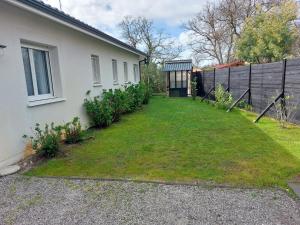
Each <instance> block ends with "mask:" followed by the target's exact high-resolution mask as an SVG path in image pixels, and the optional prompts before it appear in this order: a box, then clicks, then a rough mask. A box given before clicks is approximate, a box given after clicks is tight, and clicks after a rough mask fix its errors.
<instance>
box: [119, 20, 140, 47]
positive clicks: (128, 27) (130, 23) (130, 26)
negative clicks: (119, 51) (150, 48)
mask: <svg viewBox="0 0 300 225" xmlns="http://www.w3.org/2000/svg"><path fill="white" fill-rule="evenodd" d="M119 26H120V28H121V31H122V37H123V38H124V39H126V40H127V42H128V44H129V45H131V46H132V47H134V48H137V45H138V44H139V43H140V41H141V35H140V32H139V27H138V24H137V23H136V21H135V19H134V18H133V17H131V16H126V17H125V18H124V19H123V21H122V22H121V23H120V24H119Z"/></svg>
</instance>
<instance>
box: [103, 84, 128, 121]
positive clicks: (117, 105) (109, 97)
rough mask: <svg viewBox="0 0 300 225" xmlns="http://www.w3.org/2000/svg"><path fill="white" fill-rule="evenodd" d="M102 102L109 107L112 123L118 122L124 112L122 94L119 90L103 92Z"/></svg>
mask: <svg viewBox="0 0 300 225" xmlns="http://www.w3.org/2000/svg"><path fill="white" fill-rule="evenodd" d="M102 101H103V102H104V103H105V104H107V105H109V107H110V108H111V111H112V122H116V121H119V120H120V119H121V115H122V113H124V112H125V101H124V93H123V92H122V91H121V90H120V89H115V90H114V91H113V90H111V89H110V90H109V91H106V90H104V91H103V94H102Z"/></svg>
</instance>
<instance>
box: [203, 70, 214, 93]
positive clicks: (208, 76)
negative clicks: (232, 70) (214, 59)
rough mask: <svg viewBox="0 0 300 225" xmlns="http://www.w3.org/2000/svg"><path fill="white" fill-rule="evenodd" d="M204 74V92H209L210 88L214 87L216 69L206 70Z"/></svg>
mask: <svg viewBox="0 0 300 225" xmlns="http://www.w3.org/2000/svg"><path fill="white" fill-rule="evenodd" d="M202 74H203V76H202V79H203V86H204V92H205V93H208V92H209V90H210V89H211V88H212V87H214V71H205V72H204V73H203V72H202Z"/></svg>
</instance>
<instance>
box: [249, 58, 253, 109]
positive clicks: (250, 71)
mask: <svg viewBox="0 0 300 225" xmlns="http://www.w3.org/2000/svg"><path fill="white" fill-rule="evenodd" d="M251 85H252V64H251V63H250V65H249V87H248V88H249V93H248V104H249V105H251V104H252V96H251Z"/></svg>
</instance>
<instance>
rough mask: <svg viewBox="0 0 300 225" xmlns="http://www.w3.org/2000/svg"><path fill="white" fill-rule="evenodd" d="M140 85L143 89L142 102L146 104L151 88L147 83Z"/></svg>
mask: <svg viewBox="0 0 300 225" xmlns="http://www.w3.org/2000/svg"><path fill="white" fill-rule="evenodd" d="M140 87H141V88H142V91H143V104H144V105H147V104H149V102H150V98H151V96H152V88H151V86H150V85H149V84H146V83H141V84H140Z"/></svg>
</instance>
